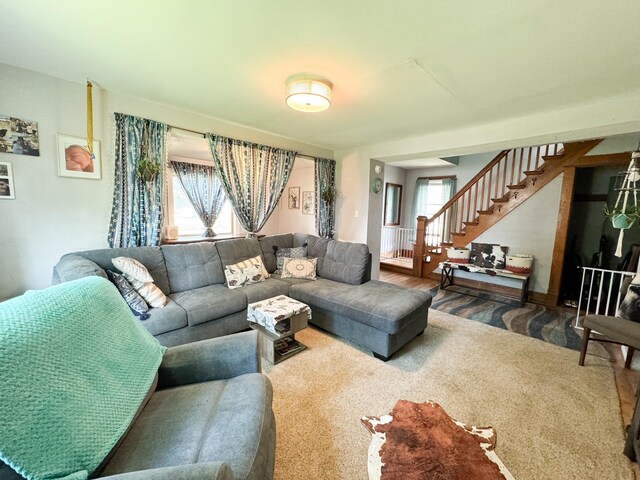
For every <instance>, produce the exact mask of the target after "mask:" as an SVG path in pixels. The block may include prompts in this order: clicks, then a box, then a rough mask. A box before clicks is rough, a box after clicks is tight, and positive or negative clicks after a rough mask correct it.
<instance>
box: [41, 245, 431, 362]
mask: <svg viewBox="0 0 640 480" xmlns="http://www.w3.org/2000/svg"><path fill="white" fill-rule="evenodd" d="M303 245H306V246H307V255H308V256H309V257H316V258H318V267H317V270H318V279H317V280H315V281H310V280H301V279H291V278H280V276H278V275H275V274H274V275H272V276H271V277H270V278H268V279H267V280H265V281H263V282H260V283H256V284H253V285H247V286H244V287H242V288H238V289H233V290H231V289H229V288H227V287H226V285H225V277H224V267H225V266H226V265H230V264H234V263H237V262H240V261H243V260H246V259H248V258H252V257H255V256H256V255H262V258H263V260H264V263H265V267H266V268H267V270H268V271H269V273H273V272H274V271H275V270H276V255H275V249H274V247H276V248H289V247H297V246H303ZM118 256H126V257H132V258H135V259H136V260H138V261H140V262H141V263H142V264H143V265H145V266H146V267H147V269H148V270H149V273H151V276H152V277H153V279H154V281H155V283H156V285H157V286H158V287H159V288H160V289H161V290H162V291H163V292H164V293H165V294H166V295H167V296H168V298H169V301H168V303H167V305H166V306H165V307H163V308H154V309H151V310H150V312H149V313H150V318H148V319H147V320H144V321H143V325H144V326H145V327H146V328H147V329H148V330H149V332H150V333H151V334H153V335H154V336H156V338H158V340H159V341H160V342H161V343H162V344H164V345H166V346H175V345H180V344H184V343H189V342H194V341H198V340H203V339H206V338H212V337H219V336H223V335H228V334H231V333H235V332H239V331H242V330H245V329H247V328H248V327H249V324H248V322H247V316H246V309H247V304H248V303H253V302H257V301H260V300H264V299H266V298H269V297H273V296H277V295H289V296H290V297H292V298H294V299H297V300H300V301H302V302H304V303H307V304H308V305H309V306H310V307H311V309H312V312H313V315H312V320H311V323H313V324H315V325H317V326H319V327H321V328H323V329H325V330H328V331H329V332H332V333H334V334H336V335H338V336H340V337H343V338H345V339H347V340H350V341H351V342H353V343H356V344H358V345H360V346H362V347H364V348H365V349H368V350H370V351H372V352H373V354H374V355H375V356H376V357H378V358H380V359H383V360H387V359H388V358H389V357H390V356H391V355H392V354H393V353H394V352H396V351H397V350H398V349H399V348H401V347H402V346H403V345H405V344H406V343H408V342H409V341H410V340H411V339H412V338H414V337H415V336H417V335H419V334H421V333H422V332H423V331H424V329H425V328H426V326H427V312H428V308H429V306H430V304H431V296H430V295H429V294H428V293H426V292H423V291H419V290H412V289H406V288H401V287H398V286H395V285H391V284H388V283H384V282H379V281H375V280H370V271H371V257H370V254H369V249H368V247H367V246H366V245H363V244H357V243H350V242H340V241H336V240H328V239H324V238H320V237H316V236H314V235H307V234H298V233H295V234H285V235H274V236H268V237H263V238H261V239H259V240H257V239H238V240H224V241H219V242H215V243H212V242H201V243H193V244H184V245H163V246H161V247H138V248H118V249H102V250H89V251H84V252H76V253H70V254H67V255H65V256H63V257H62V258H61V259H60V261H59V262H58V264H57V265H56V266H55V267H54V270H53V282H54V283H58V282H64V281H69V280H74V279H76V278H80V277H83V276H86V275H100V276H104V277H106V272H105V270H107V269H109V270H117V269H116V268H115V267H114V266H113V265H112V263H111V259H112V258H115V257H118Z"/></svg>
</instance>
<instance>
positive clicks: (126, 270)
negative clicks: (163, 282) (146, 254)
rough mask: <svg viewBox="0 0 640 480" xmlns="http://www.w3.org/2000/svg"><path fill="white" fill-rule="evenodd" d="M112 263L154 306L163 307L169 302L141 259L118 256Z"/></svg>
mask: <svg viewBox="0 0 640 480" xmlns="http://www.w3.org/2000/svg"><path fill="white" fill-rule="evenodd" d="M111 263H113V265H114V266H115V267H116V268H117V269H118V270H120V271H121V272H122V275H123V276H124V278H126V279H127V280H128V281H129V283H130V284H131V286H132V287H133V288H134V290H135V291H136V292H138V293H139V294H140V296H141V297H142V298H144V299H145V301H146V302H147V303H148V304H149V305H151V306H152V307H154V308H162V307H164V306H165V305H166V303H167V297H166V295H165V294H164V293H162V290H160V289H159V288H158V287H157V286H156V284H155V283H153V277H152V276H151V274H150V273H149V270H147V267H145V266H144V265H142V264H141V263H140V262H139V261H137V260H135V259H133V258H129V257H116V258H114V259H112V260H111Z"/></svg>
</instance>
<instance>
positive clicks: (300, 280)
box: [271, 273, 315, 285]
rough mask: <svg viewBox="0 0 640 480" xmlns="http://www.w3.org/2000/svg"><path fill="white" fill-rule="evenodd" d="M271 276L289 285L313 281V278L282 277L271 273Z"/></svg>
mask: <svg viewBox="0 0 640 480" xmlns="http://www.w3.org/2000/svg"><path fill="white" fill-rule="evenodd" d="M271 278H273V279H274V280H280V281H282V282H286V283H288V284H289V285H297V284H298V283H313V282H315V280H307V279H306V278H282V276H280V275H278V274H275V273H273V274H271Z"/></svg>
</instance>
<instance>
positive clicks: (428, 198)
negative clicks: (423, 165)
mask: <svg viewBox="0 0 640 480" xmlns="http://www.w3.org/2000/svg"><path fill="white" fill-rule="evenodd" d="M455 191H456V179H455V177H421V178H418V180H416V188H415V190H414V192H413V219H414V224H413V225H414V226H413V228H414V229H417V228H418V220H417V218H418V217H419V216H421V215H424V216H426V217H427V218H431V217H433V216H434V215H435V214H436V213H438V211H439V210H440V209H441V208H442V206H443V205H444V204H445V203H447V202H448V201H449V200H450V199H451V197H453V194H454V193H455ZM448 221H449V219H448V218H444V217H443V216H440V217H438V218H437V219H435V220H434V222H435V223H434V224H433V226H432V228H430V229H429V230H428V232H427V238H426V241H427V244H428V245H439V244H440V242H441V241H442V240H443V239H442V238H441V232H442V231H443V227H447V223H446V222H448ZM443 222H444V223H443ZM444 230H446V228H444ZM445 240H446V239H445Z"/></svg>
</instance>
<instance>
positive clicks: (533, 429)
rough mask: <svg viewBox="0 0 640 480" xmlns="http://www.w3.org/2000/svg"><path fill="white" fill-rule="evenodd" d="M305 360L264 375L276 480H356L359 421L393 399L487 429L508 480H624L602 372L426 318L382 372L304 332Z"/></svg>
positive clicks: (595, 361)
mask: <svg viewBox="0 0 640 480" xmlns="http://www.w3.org/2000/svg"><path fill="white" fill-rule="evenodd" d="M297 337H298V338H299V339H300V340H301V341H303V342H304V343H306V344H307V345H308V346H309V349H308V350H305V351H304V352H302V353H300V354H298V355H296V356H294V357H292V358H290V359H288V360H287V361H285V362H283V363H281V364H279V365H276V366H272V365H270V364H266V363H265V365H264V370H265V373H266V374H267V375H268V376H269V378H270V379H271V381H272V383H273V389H274V410H275V414H276V421H277V428H278V435H277V448H276V478H277V479H279V480H291V479H349V480H356V479H366V478H367V467H366V462H367V448H368V445H369V440H370V434H369V432H368V431H367V430H366V429H365V428H364V427H363V426H362V425H361V423H360V417H361V416H362V415H382V414H385V413H388V412H390V411H391V409H392V408H393V406H394V404H395V402H396V400H398V399H400V398H403V399H407V400H412V401H415V402H423V401H425V400H434V401H436V402H438V403H440V404H441V405H442V406H443V407H444V408H445V410H446V411H447V412H448V413H449V415H451V416H452V417H453V418H456V419H458V420H460V421H462V422H464V423H467V424H470V425H477V426H487V425H490V426H493V427H495V428H496V430H497V433H498V443H497V447H496V452H497V454H498V456H499V457H500V458H501V459H502V461H503V462H504V463H505V465H506V466H507V468H508V469H509V470H510V471H511V473H512V474H513V475H514V477H515V478H516V479H518V480H525V479H545V480H548V479H581V480H585V479H605V478H606V479H617V480H623V479H633V478H634V475H633V472H632V470H631V467H630V464H629V462H628V460H627V459H626V457H625V456H624V455H623V454H622V448H623V444H624V437H623V435H624V434H623V425H622V420H621V418H620V408H619V403H618V397H617V393H616V388H615V383H614V377H613V371H612V368H611V366H610V364H609V363H608V362H607V361H606V360H604V359H601V358H597V357H588V359H587V366H585V367H579V366H578V364H577V362H578V352H575V351H572V350H569V349H566V348H561V347H557V346H554V345H551V344H548V343H545V342H543V341H541V340H536V339H533V338H529V337H525V336H523V335H518V334H515V333H511V332H508V331H504V330H501V329H498V328H495V327H491V326H487V325H483V324H481V323H479V322H474V321H471V320H465V319H462V318H459V317H454V316H452V315H448V314H446V313H441V312H437V311H433V310H431V311H430V313H429V327H428V328H427V330H426V332H425V334H424V335H422V336H421V337H418V338H417V339H416V340H414V341H413V342H411V344H410V345H408V346H406V347H405V348H403V349H402V350H401V351H400V352H398V353H397V354H396V355H395V356H394V358H393V359H392V360H390V361H389V362H387V363H383V362H381V361H379V360H376V359H374V358H373V357H371V355H370V354H369V353H368V352H364V351H362V350H360V349H358V348H357V347H355V346H354V345H352V344H349V343H348V342H346V341H344V340H341V339H339V338H337V337H334V336H332V335H330V334H328V333H326V332H323V331H321V330H317V329H315V328H313V327H311V328H307V329H306V330H304V331H303V332H301V333H299V334H298V335H297Z"/></svg>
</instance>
